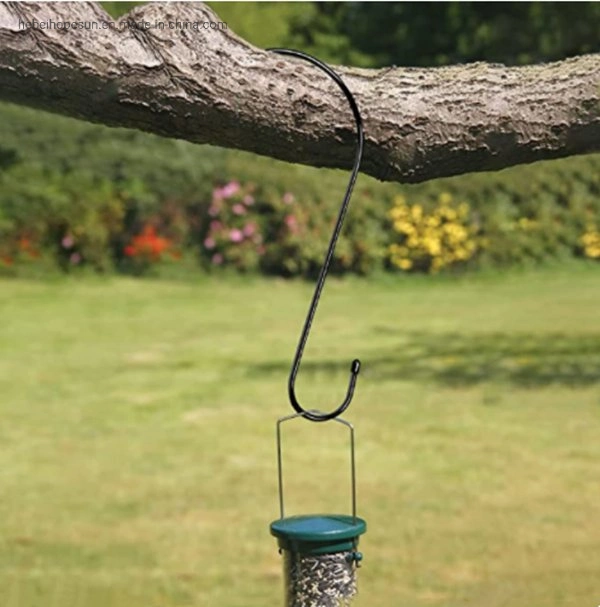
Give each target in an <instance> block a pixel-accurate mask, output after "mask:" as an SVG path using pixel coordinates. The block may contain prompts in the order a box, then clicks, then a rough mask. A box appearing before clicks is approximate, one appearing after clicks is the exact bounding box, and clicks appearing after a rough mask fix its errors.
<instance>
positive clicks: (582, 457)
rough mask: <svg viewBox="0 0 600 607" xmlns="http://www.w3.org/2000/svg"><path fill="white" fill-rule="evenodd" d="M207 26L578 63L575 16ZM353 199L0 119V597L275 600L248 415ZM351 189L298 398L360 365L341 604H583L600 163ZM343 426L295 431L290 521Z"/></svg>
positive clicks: (598, 26) (103, 136)
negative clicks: (347, 584)
mask: <svg viewBox="0 0 600 607" xmlns="http://www.w3.org/2000/svg"><path fill="white" fill-rule="evenodd" d="M102 4H103V6H104V7H105V9H106V10H107V11H108V12H109V13H110V14H111V15H113V16H115V17H116V16H119V15H121V14H123V13H125V12H127V11H128V10H130V9H131V8H132V7H133V6H135V5H137V4H139V3H133V2H104V3H102ZM210 6H211V7H212V8H213V10H214V11H215V12H216V13H217V15H218V16H219V18H220V20H222V21H226V22H227V24H228V26H229V28H230V29H232V30H233V31H234V32H236V33H237V34H239V35H240V36H242V37H243V38H245V39H246V40H248V41H250V42H252V43H253V44H255V45H257V46H259V47H268V46H289V47H292V48H297V49H300V50H304V51H306V52H309V53H312V54H314V55H316V56H318V57H320V58H321V59H323V60H325V61H329V62H332V63H334V64H347V65H356V66H362V67H384V66H388V65H392V64H395V65H398V66H416V65H418V66H438V65H446V64H455V63H464V62H472V61H488V62H502V63H506V64H509V65H522V64H527V63H536V62H544V61H554V60H560V59H563V58H566V57H572V56H576V55H580V54H583V53H593V52H599V51H600V37H599V36H598V31H600V4H599V3H592V2H590V3H537V2H530V3H468V2H465V3H458V2H447V3H412V2H407V3H394V2H392V3H367V2H348V3H339V2H330V3H313V2H297V3H283V2H282V3H271V2H264V3H254V2H247V3H237V2H232V3H220V2H214V3H210ZM346 182H347V174H346V173H345V172H344V171H332V170H323V169H314V168H311V167H304V166H300V165H292V164H285V163H282V162H278V161H274V160H271V159H268V158H262V157H258V156H255V155H252V154H248V153H244V152H240V151H236V150H225V149H221V148H217V147H210V146H198V145H193V144H190V143H187V142H184V141H178V140H169V139H163V138H159V137H156V136H152V135H149V134H145V133H142V132H138V131H131V130H125V129H110V128H107V127H103V126H99V125H93V124H90V123H85V122H79V121H76V120H73V119H69V118H65V117H62V116H57V115H53V114H48V113H44V112H39V111H35V110H32V109H29V108H25V107H17V106H14V105H9V104H0V313H1V314H2V317H3V319H4V322H3V323H1V324H0V352H1V358H0V393H1V394H2V399H0V415H2V420H3V421H2V424H1V425H0V439H1V440H2V444H3V449H2V451H1V452H0V491H1V493H2V495H3V496H4V499H3V500H2V501H1V502H0V530H1V531H0V596H2V597H4V598H3V599H2V604H3V605H7V606H9V607H25V606H38V605H40V606H41V605H43V606H44V607H73V606H79V605H81V606H85V607H95V606H105V607H112V606H123V607H125V606H126V607H138V606H139V607H142V606H143V607H150V606H155V605H156V606H160V607H163V606H164V607H171V606H181V607H183V606H186V607H187V606H190V607H191V606H194V607H196V606H204V605H210V606H211V607H213V606H215V607H259V606H261V607H264V606H265V605H279V604H282V600H283V599H282V582H281V579H280V577H281V576H280V573H281V571H280V570H281V562H280V557H279V555H278V554H277V549H276V545H275V540H274V539H273V538H271V537H269V534H268V524H269V522H270V521H271V520H272V519H274V518H276V516H277V509H276V506H277V503H276V470H275V457H274V456H275V454H274V436H273V434H274V432H273V430H274V427H273V426H274V420H275V419H276V417H278V416H281V415H285V414H287V413H288V412H289V411H290V409H289V408H288V405H287V397H286V385H285V384H286V378H287V373H288V370H289V364H290V361H291V358H292V354H293V350H294V347H295V344H296V339H297V337H298V334H299V331H300V327H301V323H302V320H303V318H304V314H305V312H306V307H307V305H308V301H309V298H310V295H311V290H312V286H311V285H312V282H311V281H312V279H314V278H315V276H316V274H317V272H318V270H319V268H320V265H321V261H322V258H323V255H324V253H325V249H326V245H327V242H328V239H329V236H330V231H331V226H332V222H333V220H334V217H335V214H336V212H337V209H338V206H339V203H340V200H341V195H342V193H343V191H344V188H345V185H346ZM355 192H356V193H355V195H354V197H353V201H352V204H351V207H350V212H349V215H348V218H347V220H346V224H345V227H344V231H343V233H342V236H341V238H340V241H339V244H338V247H337V249H336V253H335V257H334V262H333V269H332V273H333V274H334V279H333V280H331V281H330V282H329V283H328V285H327V287H326V290H325V297H324V300H323V302H322V305H321V307H320V310H319V314H318V315H317V321H316V323H315V330H314V336H313V337H312V338H311V341H310V342H309V346H308V349H307V352H306V356H305V359H306V360H305V362H304V364H303V365H302V368H301V371H300V377H299V384H298V385H299V392H300V394H301V395H302V396H300V400H301V401H302V402H308V405H307V406H309V407H311V408H312V407H318V408H322V409H329V408H331V407H333V406H334V405H336V404H337V403H338V401H339V400H340V399H341V397H342V395H343V393H344V389H345V388H344V386H345V383H346V374H347V372H348V366H349V362H350V360H351V359H352V358H353V357H354V356H355V355H358V356H360V358H361V359H362V360H363V363H364V372H363V373H362V374H361V378H360V379H359V384H358V388H357V397H356V399H355V403H354V404H353V405H352V408H351V409H350V410H349V412H348V416H349V418H351V419H352V421H354V422H355V424H356V427H357V432H358V438H357V441H358V443H357V449H358V464H359V506H360V508H359V509H360V513H361V514H362V515H363V516H364V517H365V518H366V519H367V522H368V524H369V531H368V533H367V535H366V536H365V538H364V542H363V543H364V546H363V551H364V552H365V564H364V567H363V568H361V570H360V575H359V588H360V595H359V597H358V598H357V600H356V604H357V606H360V605H364V606H366V605H369V607H379V606H381V607H384V606H385V607H389V606H390V605H404V606H407V607H410V606H415V607H417V606H419V607H421V606H426V605H435V606H448V607H450V606H452V607H456V606H459V605H461V606H462V605H464V606H467V605H473V606H474V605H481V604H486V605H488V607H489V606H492V607H494V606H500V605H510V606H511V607H519V606H520V605H523V606H525V605H527V606H530V605H536V606H537V607H551V606H552V607H554V606H555V605H558V604H560V605H577V606H578V607H579V606H581V605H588V604H590V605H592V604H597V603H598V602H600V589H599V588H598V584H597V577H598V576H597V572H598V570H599V569H600V555H599V554H598V550H597V546H598V543H599V542H600V527H599V526H598V524H597V521H598V520H600V500H599V499H598V493H597V483H595V482H594V479H597V478H598V474H599V472H600V443H599V442H598V440H597V436H598V433H597V428H598V423H599V422H600V390H599V384H600V318H599V316H598V313H597V311H598V301H599V299H600V282H599V279H600V155H588V156H581V157H575V158H569V159H564V160H559V161H548V162H543V163H536V164H532V165H528V166H520V167H515V168H511V169H508V170H504V171H500V172H495V173H480V174H467V175H464V176H460V177H454V178H451V179H443V180H436V181H432V182H428V183H424V184H419V185H412V186H407V185H402V184H389V183H387V184H384V183H380V182H377V181H376V180H374V179H372V178H369V177H366V176H364V175H361V176H360V178H359V180H358V184H357V187H356V191H355ZM313 403H314V404H313ZM315 426H317V427H315ZM336 430H337V428H330V425H329V424H325V425H315V424H308V423H306V422H299V423H298V424H297V426H292V427H291V429H290V430H289V431H288V432H289V441H290V452H289V458H290V459H289V462H288V463H289V467H288V468H286V470H287V471H288V472H287V474H288V481H287V485H286V487H287V489H288V491H289V492H290V494H291V496H290V501H291V502H292V504H295V510H296V513H301V512H302V513H303V512H311V511H314V510H320V509H321V510H322V509H330V510H333V511H338V510H344V509H346V508H347V504H348V499H347V498H348V482H347V480H348V479H347V478H346V477H345V475H344V474H343V473H344V471H346V469H347V467H346V458H347V456H348V454H347V451H346V443H345V442H344V439H345V437H344V436H338V434H337V432H336ZM292 509H294V508H292ZM594 601H595V603H594Z"/></svg>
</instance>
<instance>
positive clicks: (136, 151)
mask: <svg viewBox="0 0 600 607" xmlns="http://www.w3.org/2000/svg"><path fill="white" fill-rule="evenodd" d="M0 121H1V122H2V124H3V131H4V135H3V138H2V141H0V272H2V273H3V274H6V275H18V274H21V273H23V272H27V271H28V269H30V268H32V267H41V265H42V264H43V265H44V267H45V268H47V267H54V268H57V269H60V270H61V271H68V272H77V271H80V270H81V269H84V268H87V269H88V270H90V269H91V270H94V271H100V272H111V271H119V272H128V273H134V274H143V273H146V272H153V271H157V270H159V269H160V271H161V272H165V271H166V272H169V271H171V270H170V269H171V268H174V267H175V266H177V265H178V264H179V265H181V264H182V262H183V261H184V260H188V261H191V266H192V267H196V268H197V269H198V271H220V270H221V269H222V268H233V269H235V270H236V271H239V272H261V273H266V274H275V275H281V276H314V275H315V274H316V272H317V271H318V269H319V267H320V264H321V261H322V258H323V255H324V253H325V249H326V246H327V243H328V240H329V236H330V232H331V228H332V224H333V222H334V220H335V216H336V214H337V210H338V206H339V204H340V201H341V195H342V194H343V191H344V188H345V185H346V182H347V178H348V175H347V173H345V172H344V171H330V170H319V169H314V168H309V167H304V166H300V165H290V164H284V163H281V162H277V161H274V160H270V159H266V158H261V157H256V156H253V155H250V154H247V153H242V152H234V151H225V150H222V149H218V148H213V147H208V146H195V145H192V144H189V143H186V142H182V141H176V140H169V139H163V138H159V137H155V136H152V135H147V134H144V133H140V132H136V131H128V130H124V129H109V128H106V127H102V126H97V125H92V124H88V123H82V122H78V121H76V120H72V119H68V118H62V117H58V116H53V115H49V114H45V113H42V112H37V111H34V110H30V109H25V108H20V107H16V106H10V105H0ZM574 256H575V257H577V256H578V257H588V258H591V259H598V260H600V156H599V155H590V156H585V157H578V158H572V159H566V160H561V161H549V162H544V163H538V164H534V165H529V166H521V167H515V168H513V169H510V170H505V171H500V172H496V173H487V174H486V173H480V174H471V175H464V176H461V177H455V178H452V179H443V180H437V181H433V182H429V183H426V184H421V185H417V186H403V185H399V184H382V183H379V182H377V181H375V180H373V179H371V178H368V177H365V176H361V177H360V179H359V181H358V184H357V187H356V193H355V195H354V198H353V201H352V204H351V207H350V211H349V214H348V216H347V220H346V223H345V226H344V230H343V233H342V235H341V238H340V241H339V244H338V247H337V249H336V254H335V257H334V260H333V267H332V269H333V271H334V272H336V273H340V274H342V273H346V272H353V273H357V274H369V273H371V272H375V271H380V270H382V269H386V270H388V271H395V272H431V273H433V272H440V271H441V272H444V271H458V270H467V269H469V270H470V269H476V268H479V267H483V266H488V267H490V266H491V267H505V266H509V265H513V264H524V263H539V262H545V261H547V260H551V259H557V258H565V257H574Z"/></svg>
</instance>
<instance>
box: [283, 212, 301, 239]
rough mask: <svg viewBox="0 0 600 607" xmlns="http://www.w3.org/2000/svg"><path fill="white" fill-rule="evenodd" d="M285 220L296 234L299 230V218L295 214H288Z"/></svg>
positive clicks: (289, 228) (290, 229)
mask: <svg viewBox="0 0 600 607" xmlns="http://www.w3.org/2000/svg"><path fill="white" fill-rule="evenodd" d="M284 221H285V225H286V226H287V228H288V230H289V231H290V232H292V233H294V234H295V233H296V232H297V231H298V220H297V219H296V217H295V216H294V215H286V216H285V219H284Z"/></svg>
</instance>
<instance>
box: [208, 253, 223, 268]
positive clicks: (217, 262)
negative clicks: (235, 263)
mask: <svg viewBox="0 0 600 607" xmlns="http://www.w3.org/2000/svg"><path fill="white" fill-rule="evenodd" d="M211 261H212V262H213V263H214V264H215V265H216V266H220V265H221V264H222V263H223V255H221V253H215V254H214V255H213V256H212V259H211Z"/></svg>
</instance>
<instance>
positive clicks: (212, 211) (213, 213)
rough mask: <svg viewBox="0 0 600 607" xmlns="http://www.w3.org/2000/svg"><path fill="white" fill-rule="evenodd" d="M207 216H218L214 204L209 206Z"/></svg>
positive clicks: (217, 210)
mask: <svg viewBox="0 0 600 607" xmlns="http://www.w3.org/2000/svg"><path fill="white" fill-rule="evenodd" d="M208 214H209V215H210V216H211V217H216V216H217V215H218V214H219V209H218V208H217V207H216V206H215V205H214V204H211V205H210V207H209V208H208Z"/></svg>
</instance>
